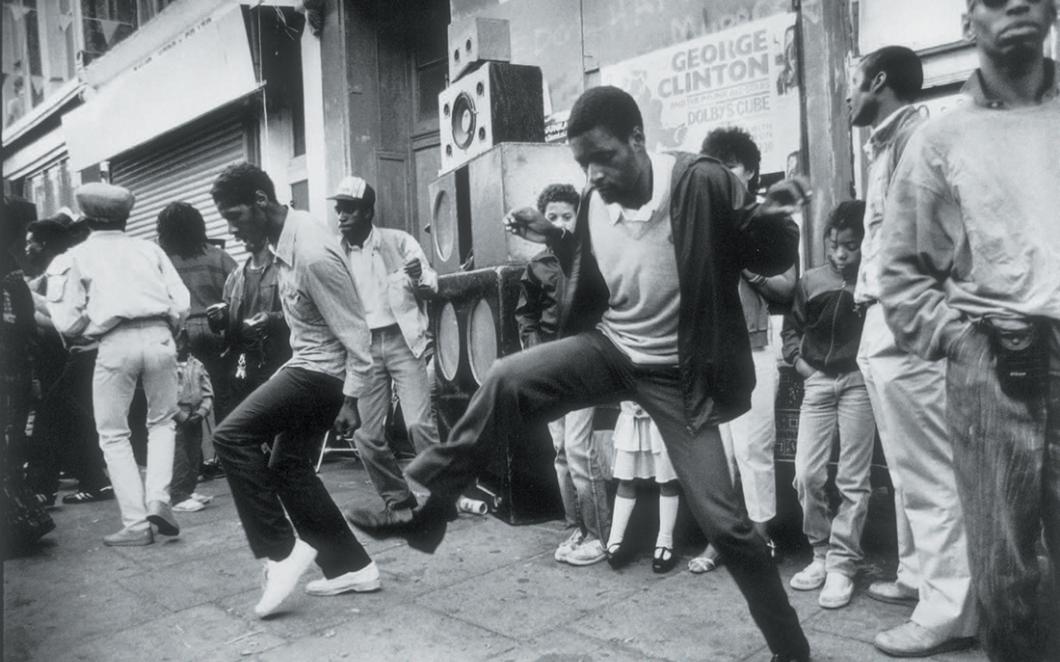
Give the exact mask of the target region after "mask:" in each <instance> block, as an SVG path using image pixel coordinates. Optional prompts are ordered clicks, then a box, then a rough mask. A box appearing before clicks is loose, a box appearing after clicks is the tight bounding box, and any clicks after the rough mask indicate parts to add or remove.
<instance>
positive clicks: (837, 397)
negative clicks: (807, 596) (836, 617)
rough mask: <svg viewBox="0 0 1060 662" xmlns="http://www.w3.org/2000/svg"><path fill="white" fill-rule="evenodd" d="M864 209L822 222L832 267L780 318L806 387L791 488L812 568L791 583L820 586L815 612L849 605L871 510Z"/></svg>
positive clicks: (805, 282) (806, 283)
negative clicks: (860, 358) (864, 368)
mask: <svg viewBox="0 0 1060 662" xmlns="http://www.w3.org/2000/svg"><path fill="white" fill-rule="evenodd" d="M864 216H865V203H864V202H862V201H860V200H852V201H847V202H842V203H840V204H839V206H838V207H836V209H835V210H834V211H833V212H832V215H831V218H829V220H828V227H827V230H826V232H827V237H828V264H826V265H823V266H820V267H817V268H816V269H810V270H809V271H807V272H806V274H805V275H804V276H803V277H802V278H801V279H800V280H799V283H798V285H797V286H796V288H795V301H794V303H793V304H792V309H791V313H790V314H789V315H788V316H787V317H786V318H785V320H784V331H783V332H782V336H783V338H784V358H785V359H787V360H788V361H789V362H791V363H792V364H793V365H794V366H795V370H796V372H798V373H799V374H800V375H801V376H802V377H803V378H804V379H805V380H806V382H805V387H804V388H805V394H804V395H803V399H802V411H801V412H800V413H799V435H798V440H797V442H796V449H795V489H796V490H797V491H798V495H799V504H800V505H801V506H802V512H803V522H802V530H803V532H804V533H805V534H806V537H807V538H809V540H810V544H811V545H813V561H812V562H811V563H810V565H808V566H806V567H805V568H804V569H802V570H801V571H800V572H797V573H795V576H793V577H792V578H791V587H792V588H793V589H795V590H798V591H812V590H815V589H817V588H820V587H821V586H822V585H824V588H823V589H822V590H821V594H820V596H819V597H818V600H817V602H818V604H820V605H821V606H822V607H824V608H826V609H838V608H840V607H845V606H846V605H847V604H848V603H849V602H850V597H851V595H852V594H853V591H854V581H853V578H854V576H855V575H856V574H857V570H858V564H859V563H860V561H861V559H862V557H863V554H862V551H861V532H862V530H863V529H864V527H865V515H866V514H867V513H868V508H869V492H870V490H869V464H870V462H871V460H872V445H873V441H874V440H875V437H876V422H875V420H874V418H873V415H872V405H871V404H870V402H869V394H868V391H867V390H866V388H865V380H864V378H863V377H862V375H861V371H860V370H858V364H857V352H858V344H859V343H860V342H861V328H862V325H863V324H864V322H865V314H864V311H863V310H862V309H861V308H860V307H858V306H856V305H855V304H854V282H855V280H856V278H857V273H858V266H859V264H860V261H861V240H862V238H863V236H864V226H863V225H862V223H863V220H862V219H863V218H864ZM837 424H838V426H839V468H838V471H837V473H836V479H835V482H836V488H837V489H838V490H839V493H840V495H841V496H842V502H841V503H840V504H839V512H838V513H836V516H835V518H834V519H832V520H831V522H829V519H828V514H829V513H828V496H827V494H826V493H825V484H826V483H827V482H828V461H829V459H830V458H831V455H832V437H833V436H834V434H835V429H836V425H837Z"/></svg>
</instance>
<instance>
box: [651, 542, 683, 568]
mask: <svg viewBox="0 0 1060 662" xmlns="http://www.w3.org/2000/svg"><path fill="white" fill-rule="evenodd" d="M676 565H677V555H676V554H674V550H673V548H672V547H656V548H655V554H654V556H653V557H652V559H651V571H652V572H654V573H655V574H657V575H662V574H665V573H667V572H670V571H671V570H673V569H674V567H675V566H676Z"/></svg>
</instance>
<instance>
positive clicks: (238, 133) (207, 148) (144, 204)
mask: <svg viewBox="0 0 1060 662" xmlns="http://www.w3.org/2000/svg"><path fill="white" fill-rule="evenodd" d="M246 159H247V153H246V137H245V129H244V124H243V121H242V119H241V118H239V117H232V116H227V117H223V118H220V119H216V120H212V121H210V122H208V123H205V124H199V125H197V126H196V127H193V128H189V129H188V130H184V131H179V132H177V133H176V134H175V135H173V136H171V137H167V138H163V139H161V140H156V141H154V142H152V143H150V144H148V145H147V146H145V147H141V148H138V149H136V150H133V151H131V152H129V153H127V154H126V155H124V156H123V157H120V158H116V159H114V161H112V162H111V181H112V182H113V183H115V184H118V185H120V186H124V187H126V188H128V189H129V190H130V191H132V192H133V194H134V195H135V196H136V205H135V206H134V207H133V210H132V215H131V216H130V217H129V222H128V225H127V226H126V232H128V233H129V234H131V235H133V236H137V237H144V238H146V239H151V240H155V239H156V238H157V237H158V233H157V232H156V231H155V224H156V222H157V220H158V213H159V212H160V211H162V208H163V207H165V206H166V205H167V204H169V203H170V202H177V201H184V202H187V203H190V204H192V205H194V206H195V208H196V209H198V210H199V213H201V214H202V217H203V220H205V221H206V235H207V236H208V237H210V238H211V239H215V238H216V239H224V240H225V250H227V251H228V252H229V254H230V255H232V257H234V258H235V259H236V260H237V261H240V260H242V259H243V258H244V257H245V256H246V254H247V253H246V251H245V250H244V248H243V244H242V243H241V242H238V241H236V239H235V238H234V237H233V236H232V235H231V234H230V233H229V232H228V224H227V223H226V222H225V220H224V219H222V218H221V216H220V214H218V213H217V208H216V207H215V206H214V204H213V199H212V198H211V197H210V186H211V185H212V184H213V180H214V178H215V177H217V175H218V174H219V173H220V172H221V170H223V169H224V168H225V166H228V165H231V164H233V163H238V162H240V161H245V160H246Z"/></svg>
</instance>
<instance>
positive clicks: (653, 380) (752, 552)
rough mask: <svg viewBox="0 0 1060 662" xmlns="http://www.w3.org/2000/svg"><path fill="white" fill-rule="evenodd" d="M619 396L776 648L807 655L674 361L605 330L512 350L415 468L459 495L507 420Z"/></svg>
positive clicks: (534, 418) (713, 430)
mask: <svg viewBox="0 0 1060 662" xmlns="http://www.w3.org/2000/svg"><path fill="white" fill-rule="evenodd" d="M616 400H633V401H635V402H637V403H639V404H640V405H641V406H642V407H643V408H644V409H645V410H646V411H647V412H648V414H649V415H650V416H651V417H652V419H654V421H655V423H656V425H657V426H658V427H659V431H660V432H661V433H662V436H663V440H664V442H665V444H666V449H667V451H668V453H669V454H670V458H671V460H672V461H673V465H674V468H675V469H676V471H677V475H678V479H679V481H680V483H681V487H682V488H683V490H684V493H685V497H686V498H687V501H688V504H689V507H690V509H691V511H692V514H693V515H694V516H695V518H696V521H697V522H698V523H699V525H700V527H701V528H702V529H703V531H704V533H706V535H707V536H708V537H709V538H710V539H711V540H713V541H714V544H715V545H716V546H717V547H718V549H719V550H720V551H721V553H722V554H723V555H724V556H725V559H726V564H727V566H728V568H729V571H730V573H731V575H732V577H733V579H734V580H735V581H736V584H737V585H738V586H739V588H740V590H741V592H742V593H743V595H744V597H745V598H746V600H747V603H748V606H749V607H750V611H751V616H752V618H753V619H754V621H755V623H756V624H757V625H758V627H759V628H760V629H761V630H762V632H763V634H764V635H765V638H766V641H767V642H768V644H769V647H770V649H771V650H772V651H773V652H774V653H779V654H784V655H803V654H805V653H806V652H807V651H808V650H809V644H808V643H807V642H806V638H805V636H804V635H803V633H802V628H801V627H800V625H799V619H798V617H797V615H796V614H795V610H794V609H792V607H791V605H790V604H789V603H788V597H787V594H786V593H785V592H784V587H783V585H782V584H781V582H780V576H779V575H778V573H777V570H776V567H775V566H774V565H773V561H772V559H771V558H770V555H769V551H768V549H767V548H766V543H765V540H764V539H762V538H761V537H760V536H758V535H757V534H756V533H755V532H754V530H753V529H752V527H751V522H750V520H749V519H748V518H747V513H746V512H744V510H743V508H742V506H741V504H740V498H739V495H738V494H737V492H736V490H735V488H734V487H733V482H732V478H731V477H730V476H729V471H728V467H727V464H726V462H725V451H724V449H723V448H722V443H721V435H720V434H719V432H718V428H717V427H711V426H708V427H703V428H701V429H696V428H694V427H693V426H692V425H691V424H690V422H689V421H688V420H687V419H686V417H685V413H684V395H683V385H682V382H681V377H680V374H679V372H678V369H677V368H676V367H651V366H637V365H634V364H633V363H631V362H630V360H629V358H628V357H627V356H626V355H625V354H623V353H622V352H621V351H620V350H619V349H618V348H617V347H615V346H614V345H613V344H612V343H611V342H610V341H609V340H607V339H606V338H604V337H603V336H602V335H601V334H600V333H598V332H592V333H583V334H580V335H577V336H573V337H570V338H564V339H562V340H556V341H552V342H548V343H544V344H542V345H538V346H536V347H533V348H531V349H528V350H526V351H523V352H519V353H518V354H513V355H511V356H507V357H505V358H503V359H501V360H499V361H497V362H496V363H495V364H494V365H493V367H492V368H490V371H489V372H488V373H487V375H486V379H485V380H484V382H483V384H482V386H481V387H480V388H479V389H478V391H476V392H475V394H474V395H473V396H472V397H471V401H470V402H469V403H468V408H467V411H466V412H465V413H464V415H463V416H462V417H461V418H460V420H459V421H457V423H456V424H455V425H454V426H453V429H452V431H451V432H450V435H449V442H448V443H446V444H440V445H438V446H434V447H432V448H429V449H427V450H426V451H425V452H423V453H421V454H420V455H419V457H417V458H416V459H415V460H413V462H412V464H410V465H409V467H408V474H409V475H410V476H411V477H412V478H414V479H415V480H417V481H418V482H420V483H421V484H423V485H424V486H426V487H427V488H428V489H430V490H431V492H432V493H433V494H434V495H436V496H438V497H441V498H450V499H455V498H456V495H458V494H459V493H460V492H461V491H462V490H463V489H464V488H465V487H467V486H468V485H470V484H471V483H472V481H474V479H475V476H476V475H477V474H478V473H479V472H480V471H482V470H483V469H484V464H485V463H486V462H488V459H489V458H490V457H491V456H492V453H491V452H490V451H489V450H488V447H489V446H490V445H491V444H493V443H496V441H495V440H497V439H500V438H502V437H503V434H504V430H505V429H507V428H509V427H512V426H515V427H524V426H527V425H532V424H534V423H537V422H539V421H545V420H553V419H556V418H558V417H559V416H561V415H562V414H564V413H566V412H568V411H571V410H574V409H582V408H585V407H591V406H596V405H600V404H604V403H607V402H614V401H616Z"/></svg>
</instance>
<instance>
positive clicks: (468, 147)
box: [428, 18, 585, 524]
mask: <svg viewBox="0 0 1060 662" xmlns="http://www.w3.org/2000/svg"><path fill="white" fill-rule="evenodd" d="M510 60H511V40H510V36H509V28H508V22H507V21H503V20H495V19H482V18H474V19H469V20H467V21H464V22H460V23H453V24H452V25H450V26H449V80H450V85H449V86H448V87H447V88H446V89H445V90H443V91H442V92H441V93H440V94H439V95H438V119H439V124H440V131H441V141H440V142H441V170H440V172H439V176H438V179H437V180H435V181H434V182H432V183H431V184H430V185H429V186H428V195H429V196H430V201H429V208H430V211H431V226H430V234H431V241H430V243H431V249H430V251H429V252H430V255H431V262H432V264H433V266H434V268H435V270H436V271H438V273H439V274H440V276H439V279H438V280H439V282H438V288H439V293H438V297H437V299H436V300H434V301H432V302H431V304H430V305H431V325H432V330H433V331H434V337H435V344H436V351H435V365H436V369H437V373H438V374H437V379H438V389H437V393H438V400H437V402H436V405H437V409H438V413H439V421H438V423H439V432H440V434H441V435H442V438H443V440H444V439H446V438H447V437H448V433H449V430H450V429H451V428H452V425H453V424H454V423H455V422H456V421H457V420H458V419H459V418H460V416H461V415H463V413H464V411H465V410H466V408H467V404H468V401H469V400H470V398H471V395H472V394H473V393H474V392H475V391H476V390H477V389H478V387H479V386H480V385H481V384H482V381H483V379H484V378H485V375H486V372H487V371H488V370H489V368H490V366H491V365H492V364H493V363H494V361H496V360H497V359H498V358H500V357H502V356H505V355H507V354H511V353H514V352H517V351H519V349H520V346H519V337H518V335H519V334H518V329H517V325H516V323H515V317H514V309H515V306H516V303H517V302H518V299H519V291H520V284H519V283H520V277H521V276H522V274H523V271H524V269H525V267H526V262H527V261H528V260H529V259H530V258H531V257H533V256H534V255H536V254H537V253H539V252H540V251H541V250H543V249H544V247H543V246H541V245H540V244H534V243H532V242H528V241H526V240H524V239H520V238H518V237H515V236H513V235H511V234H509V233H508V232H506V231H505V229H504V223H503V219H504V215H505V214H506V213H507V211H508V210H510V209H512V208H516V207H524V206H527V205H534V204H535V203H536V201H537V196H538V195H539V194H540V193H541V191H542V190H543V189H544V188H545V187H546V186H548V185H549V184H553V183H569V184H572V185H573V186H574V187H575V188H577V189H580V188H581V186H582V185H583V184H584V181H585V176H584V175H583V174H582V172H581V170H580V169H579V168H578V166H577V165H576V164H575V162H574V160H573V159H572V158H571V155H570V151H569V149H568V148H567V147H566V146H563V145H552V144H545V142H544V139H545V130H544V127H545V118H544V96H543V87H542V76H541V70H540V69H539V68H538V67H532V66H525V65H520V64H512V63H511V62H510ZM528 428H532V429H528ZM491 447H492V448H494V449H495V452H494V454H493V456H492V457H491V458H489V461H488V463H487V469H486V471H485V473H484V474H483V475H482V476H480V478H479V485H478V493H477V494H476V495H475V496H476V497H478V498H483V499H484V500H486V501H487V502H488V503H489V504H490V505H491V507H492V510H493V512H494V514H495V515H497V516H499V517H501V518H502V519H504V520H506V521H507V522H509V523H512V524H523V523H529V522H538V521H543V520H546V519H552V518H554V517H556V516H557V515H560V514H562V512H563V510H562V503H561V501H560V498H559V489H558V486H557V484H556V475H555V470H554V468H553V465H552V463H553V458H554V454H553V449H552V442H551V439H550V437H549V435H548V430H547V428H546V426H545V425H544V423H543V422H542V424H541V425H540V426H522V428H521V429H513V430H506V431H504V432H503V438H501V439H497V440H494V443H493V444H492V446H491Z"/></svg>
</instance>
